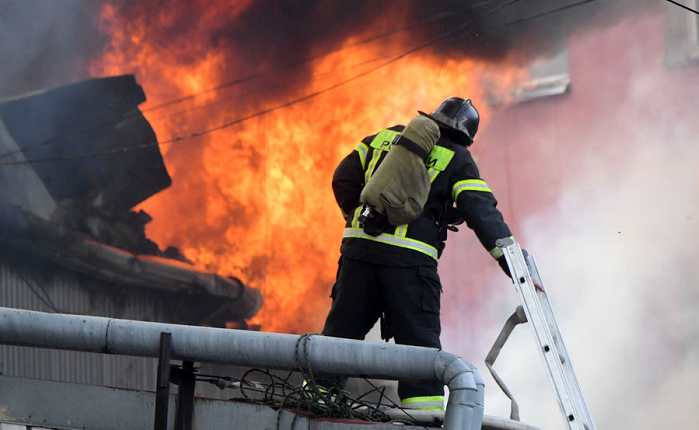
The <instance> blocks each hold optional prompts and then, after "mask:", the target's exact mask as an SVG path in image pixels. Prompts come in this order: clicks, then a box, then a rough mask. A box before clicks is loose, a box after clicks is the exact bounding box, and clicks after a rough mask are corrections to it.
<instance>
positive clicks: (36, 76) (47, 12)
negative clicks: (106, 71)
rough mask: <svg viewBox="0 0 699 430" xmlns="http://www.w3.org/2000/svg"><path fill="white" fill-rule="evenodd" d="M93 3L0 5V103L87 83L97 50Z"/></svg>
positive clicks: (36, 0) (6, 1)
mask: <svg viewBox="0 0 699 430" xmlns="http://www.w3.org/2000/svg"><path fill="white" fill-rule="evenodd" d="M98 6H99V4H98V3H97V2H86V1H81V0H61V1H50V0H3V1H2V2H0V41H1V42H0V98H4V97H9V96H14V95H18V94H22V93H24V92H28V91H33V90H37V89H41V88H48V87H53V86H58V85H64V84H67V83H70V82H73V81H76V80H79V79H84V78H87V77H88V75H87V64H88V62H89V61H90V60H91V59H92V58H94V57H95V56H96V55H97V54H98V53H99V52H100V51H101V49H102V44H103V42H104V36H103V35H101V34H100V33H99V31H98V30H97V28H96V27H95V25H94V21H93V19H94V15H95V12H96V10H97V7H98Z"/></svg>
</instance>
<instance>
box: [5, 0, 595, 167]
mask: <svg viewBox="0 0 699 430" xmlns="http://www.w3.org/2000/svg"><path fill="white" fill-rule="evenodd" d="M519 1H520V0H509V1H507V2H504V3H501V4H499V5H498V6H496V7H494V8H493V9H491V10H490V11H489V12H487V13H484V14H483V15H480V16H474V17H473V18H471V19H470V20H466V21H465V22H464V23H462V24H460V25H458V26H457V27H455V28H454V29H452V30H450V31H447V32H445V33H443V34H442V35H440V36H438V37H436V38H434V39H430V40H428V41H427V42H425V43H422V44H420V45H417V46H415V47H413V48H411V49H409V50H407V51H405V52H403V53H401V54H399V55H397V56H395V57H392V58H390V59H389V60H387V61H385V62H383V63H381V64H379V65H377V66H374V67H372V68H370V69H367V70H365V71H363V72H361V73H358V74H356V75H354V76H351V77H349V78H347V79H344V80H342V81H340V82H337V83H335V84H333V85H330V86H328V87H326V88H323V89H321V90H318V91H314V92H312V93H309V94H306V95H304V96H302V97H299V98H296V99H293V100H290V101H287V102H284V103H281V104H278V105H276V106H273V107H270V108H266V109H262V110H260V111H257V112H254V113H252V114H249V115H246V116H243V117H240V118H237V119H235V120H232V121H228V122H225V123H223V124H220V125H218V126H214V127H210V128H207V129H204V130H200V131H198V132H194V133H190V134H186V135H181V136H176V137H174V138H171V139H168V140H164V141H160V142H157V141H156V142H149V143H144V144H141V145H135V146H130V147H125V148H118V149H112V150H106V151H98V152H92V153H83V154H73V155H64V156H57V157H46V158H40V159H29V160H13V161H5V162H0V166H12V165H26V164H34V163H45V162H54V161H66V160H73V159H79V158H92V157H99V156H107V155H115V154H119V153H126V152H131V151H137V150H143V149H146V148H150V147H154V146H158V145H164V144H172V143H175V142H180V141H184V140H190V139H194V138H197V137H201V136H204V135H207V134H210V133H213V132H215V131H219V130H222V129H225V128H229V127H232V126H234V125H237V124H240V123H242V122H245V121H248V120H250V119H253V118H257V117H259V116H262V115H265V114H268V113H271V112H274V111H277V110H280V109H283V108H287V107H290V106H293V105H295V104H298V103H301V102H304V101H307V100H310V99H312V98H315V97H317V96H319V95H321V94H324V93H326V92H328V91H332V90H335V89H337V88H339V87H342V86H344V85H347V84H348V83H350V82H353V81H356V80H358V79H361V78H363V77H364V76H367V75H369V74H371V73H373V72H375V71H377V70H379V69H382V68H384V67H386V66H388V65H390V64H393V63H395V62H396V61H399V60H401V59H403V58H405V57H407V56H409V55H411V54H413V53H415V52H418V51H421V50H423V49H425V48H427V47H429V46H432V45H434V44H436V43H439V42H442V41H444V40H446V39H448V38H450V37H454V36H458V35H460V33H459V32H460V31H462V30H464V29H466V28H467V27H468V26H469V25H470V24H471V23H472V22H473V21H475V20H476V19H482V18H486V17H488V16H490V15H493V14H494V13H496V12H498V11H500V10H502V9H504V8H506V7H508V6H511V5H513V4H515V3H517V2H519ZM587 1H590V0H587ZM3 156H4V155H0V158H1V157H3Z"/></svg>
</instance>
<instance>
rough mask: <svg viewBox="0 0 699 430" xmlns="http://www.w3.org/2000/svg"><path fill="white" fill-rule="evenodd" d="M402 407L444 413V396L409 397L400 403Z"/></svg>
mask: <svg viewBox="0 0 699 430" xmlns="http://www.w3.org/2000/svg"><path fill="white" fill-rule="evenodd" d="M400 404H401V406H403V407H404V408H408V409H419V410H423V411H443V410H444V396H422V397H408V398H407V399H403V400H401V402H400Z"/></svg>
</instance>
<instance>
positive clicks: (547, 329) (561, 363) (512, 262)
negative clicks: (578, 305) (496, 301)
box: [486, 238, 595, 430]
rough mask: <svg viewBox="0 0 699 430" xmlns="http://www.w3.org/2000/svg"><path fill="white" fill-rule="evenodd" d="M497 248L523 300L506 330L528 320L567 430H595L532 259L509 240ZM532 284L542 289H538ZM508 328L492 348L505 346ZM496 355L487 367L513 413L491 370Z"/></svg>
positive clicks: (499, 244)
mask: <svg viewBox="0 0 699 430" xmlns="http://www.w3.org/2000/svg"><path fill="white" fill-rule="evenodd" d="M496 245H497V246H498V247H500V248H501V249H502V250H503V252H504V255H505V259H506V260H507V264H508V266H509V268H510V274H511V275H512V280H513V282H514V284H515V287H516V289H517V293H518V294H519V297H520V299H521V301H522V306H521V308H523V310H524V315H522V313H521V310H522V309H521V308H520V307H518V311H517V312H515V314H513V315H512V317H510V320H508V324H510V325H511V327H510V328H509V331H510V332H511V331H512V328H513V327H514V325H516V324H517V323H520V322H526V321H529V323H530V326H531V327H532V329H533V331H534V337H535V340H536V343H537V346H538V349H539V352H540V354H541V357H542V359H543V360H544V363H545V365H546V369H547V371H548V377H549V378H548V379H549V382H550V383H551V387H552V388H553V391H554V394H555V397H556V399H557V400H558V405H559V406H560V408H561V412H562V413H563V417H564V421H565V422H566V424H567V426H568V429H569V430H595V426H594V424H593V423H592V417H591V416H590V411H589V410H588V408H587V403H586V402H585V398H584V397H583V393H582V390H581V389H580V384H579V383H578V378H577V376H576V375H575V370H574V369H573V365H572V363H571V361H570V358H569V357H568V351H567V350H566V347H565V345H564V344H563V336H561V332H560V330H559V329H558V323H557V322H556V317H555V315H554V313H553V309H552V308H551V302H550V301H549V298H548V295H547V294H546V291H545V288H544V285H543V282H542V281H541V276H540V275H539V270H538V268H537V266H536V262H535V261H534V257H533V256H532V255H529V254H528V253H527V251H524V250H522V248H520V246H519V244H518V243H517V242H516V241H515V240H514V239H511V238H506V239H500V240H498V242H497V243H496ZM535 282H536V284H538V285H539V286H541V289H539V288H537V286H536V285H535ZM518 314H519V316H518ZM524 316H526V319H524ZM511 320H513V322H514V324H511ZM507 329H508V326H507V325H506V326H505V328H504V329H503V333H501V335H500V337H499V338H498V341H496V345H494V346H493V348H494V349H495V348H496V346H497V345H498V342H500V341H501V342H502V344H504V341H505V340H507V336H509V332H507V333H506V331H507ZM502 344H501V345H500V347H501V346H502ZM498 352H499V348H498V350H497V351H496V352H495V353H494V356H493V350H491V354H489V358H490V359H491V360H490V363H488V361H489V360H488V359H486V364H488V368H489V369H490V371H491V373H493V376H494V377H495V379H496V381H497V382H498V385H500V387H501V388H503V391H505V394H507V395H508V397H510V399H512V401H513V411H514V408H515V407H516V402H514V399H513V398H512V397H511V395H510V393H509V391H508V390H507V388H506V387H505V386H504V384H503V383H502V381H501V380H500V378H498V377H497V375H496V374H495V373H494V371H493V369H492V363H493V362H494V361H495V357H497V353H498Z"/></svg>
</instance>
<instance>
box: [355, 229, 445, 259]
mask: <svg viewBox="0 0 699 430" xmlns="http://www.w3.org/2000/svg"><path fill="white" fill-rule="evenodd" d="M352 225H354V222H353V223H352ZM342 237H343V238H356V239H366V240H371V241H374V242H379V243H385V244H387V245H393V246H398V247H401V248H406V249H412V250H413V251H417V252H422V253H423V254H425V255H429V256H430V257H432V258H434V259H435V260H437V259H438V258H439V255H438V254H437V248H435V247H434V246H431V245H428V244H426V243H425V242H420V241H419V240H415V239H410V238H407V237H397V236H396V235H393V234H388V233H381V234H380V235H378V236H371V235H369V234H366V233H364V230H362V229H360V228H346V229H345V231H344V232H343V233H342Z"/></svg>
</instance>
